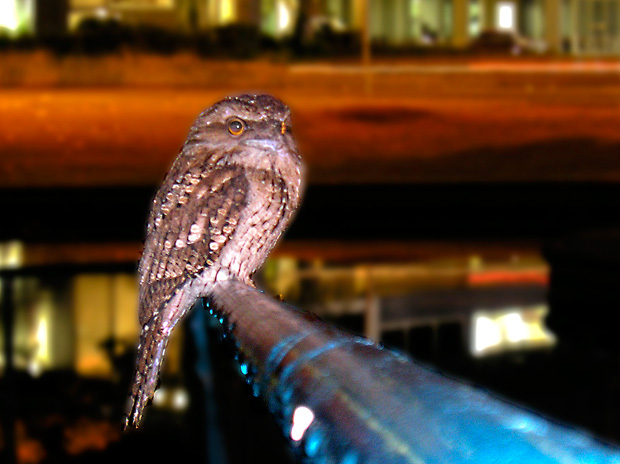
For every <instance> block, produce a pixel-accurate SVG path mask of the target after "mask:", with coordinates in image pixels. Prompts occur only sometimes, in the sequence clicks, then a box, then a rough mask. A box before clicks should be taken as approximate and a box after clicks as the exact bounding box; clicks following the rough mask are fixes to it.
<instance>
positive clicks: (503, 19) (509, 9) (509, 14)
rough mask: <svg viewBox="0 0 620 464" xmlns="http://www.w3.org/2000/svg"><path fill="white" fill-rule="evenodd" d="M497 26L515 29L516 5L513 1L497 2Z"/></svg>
mask: <svg viewBox="0 0 620 464" xmlns="http://www.w3.org/2000/svg"><path fill="white" fill-rule="evenodd" d="M497 27H499V28H500V29H514V27H515V5H514V3H511V2H501V3H498V4H497Z"/></svg>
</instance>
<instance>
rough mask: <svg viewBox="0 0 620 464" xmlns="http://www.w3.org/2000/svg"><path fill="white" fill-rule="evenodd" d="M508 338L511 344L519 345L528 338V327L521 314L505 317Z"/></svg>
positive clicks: (511, 314) (510, 314)
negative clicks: (518, 343)
mask: <svg viewBox="0 0 620 464" xmlns="http://www.w3.org/2000/svg"><path fill="white" fill-rule="evenodd" d="M504 327H505V330H506V338H507V339H508V341H509V342H512V343H517V342H520V341H522V340H526V339H527V338H528V335H529V333H528V330H527V325H525V322H523V317H522V316H521V314H519V313H509V314H506V315H505V316H504Z"/></svg>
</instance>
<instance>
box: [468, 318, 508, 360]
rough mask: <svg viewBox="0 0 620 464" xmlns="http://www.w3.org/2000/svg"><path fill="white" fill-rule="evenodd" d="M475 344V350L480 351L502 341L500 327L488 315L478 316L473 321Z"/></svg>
mask: <svg viewBox="0 0 620 464" xmlns="http://www.w3.org/2000/svg"><path fill="white" fill-rule="evenodd" d="M475 327H476V332H475V342H474V343H475V346H474V349H475V350H476V352H478V353H479V352H481V351H484V350H486V349H487V348H490V347H492V346H496V345H498V344H499V343H500V342H501V341H502V334H501V331H500V328H499V326H498V325H497V324H495V323H494V322H493V321H492V320H491V319H489V318H488V317H484V316H480V317H478V318H477V319H476V323H475Z"/></svg>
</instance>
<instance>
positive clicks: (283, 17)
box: [278, 1, 291, 32]
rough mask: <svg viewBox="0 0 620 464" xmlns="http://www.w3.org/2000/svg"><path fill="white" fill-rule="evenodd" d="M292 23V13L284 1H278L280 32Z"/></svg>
mask: <svg viewBox="0 0 620 464" xmlns="http://www.w3.org/2000/svg"><path fill="white" fill-rule="evenodd" d="M290 23H291V15H290V13H289V11H288V8H287V6H286V4H285V3H284V2H282V1H281V2H278V32H283V31H286V30H287V29H288V27H289V25H290Z"/></svg>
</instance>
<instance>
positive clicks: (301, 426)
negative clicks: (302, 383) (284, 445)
mask: <svg viewBox="0 0 620 464" xmlns="http://www.w3.org/2000/svg"><path fill="white" fill-rule="evenodd" d="M313 420H314V413H313V412H312V411H311V410H310V408H308V407H306V406H298V407H297V408H296V409H295V412H294V413H293V426H292V427H291V440H293V441H299V440H301V439H302V438H303V436H304V434H305V433H306V430H308V427H310V424H312V421H313Z"/></svg>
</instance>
